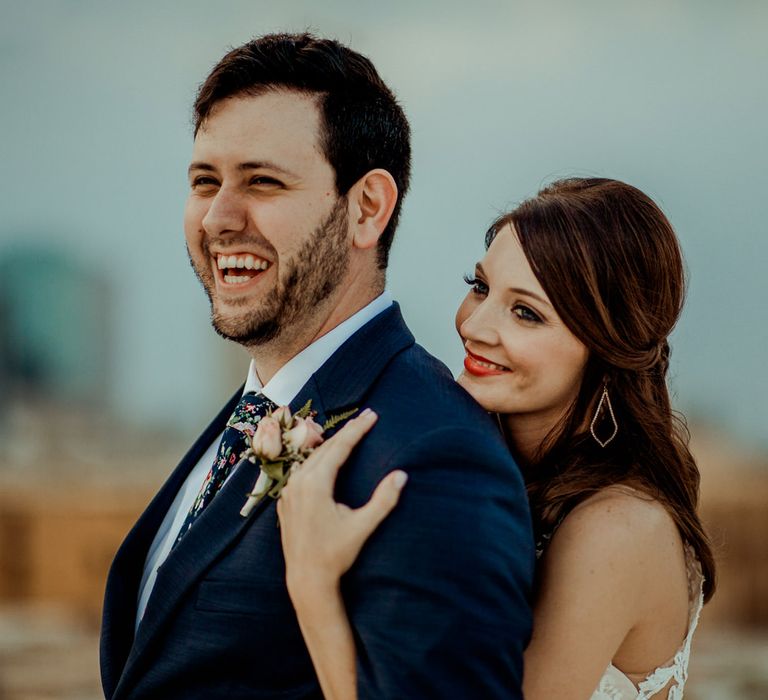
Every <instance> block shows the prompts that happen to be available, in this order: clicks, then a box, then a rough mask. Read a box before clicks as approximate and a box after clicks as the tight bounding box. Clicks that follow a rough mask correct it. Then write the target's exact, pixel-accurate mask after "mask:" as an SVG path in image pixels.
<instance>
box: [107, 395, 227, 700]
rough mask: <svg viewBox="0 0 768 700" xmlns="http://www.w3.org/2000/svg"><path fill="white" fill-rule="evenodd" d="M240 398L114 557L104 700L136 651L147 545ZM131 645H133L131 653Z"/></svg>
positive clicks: (195, 448) (220, 417)
mask: <svg viewBox="0 0 768 700" xmlns="http://www.w3.org/2000/svg"><path fill="white" fill-rule="evenodd" d="M241 395H242V388H241V389H240V390H238V392H237V393H235V395H234V396H233V397H232V398H231V399H230V400H229V401H228V402H227V404H226V405H225V406H224V408H222V409H221V412H220V413H219V414H218V415H217V416H216V418H214V419H213V421H212V422H211V423H210V425H209V426H208V427H207V428H206V429H205V430H204V431H203V433H202V434H201V435H200V437H199V438H198V439H197V440H196V441H195V443H194V444H193V445H192V447H191V448H190V449H189V451H188V452H187V454H186V455H184V457H183V458H182V460H181V462H179V465H178V466H177V467H176V469H174V471H173V472H172V473H171V475H170V476H169V477H168V479H167V480H166V482H165V484H164V485H163V486H162V487H161V489H160V491H158V493H157V495H156V496H155V497H154V498H153V499H152V501H151V502H150V504H149V505H148V506H147V508H146V510H145V511H144V513H142V515H141V517H140V518H139V520H138V521H137V522H136V524H135V525H134V526H133V528H132V529H131V531H130V532H129V533H128V535H127V536H126V538H125V541H124V542H123V544H122V545H121V547H120V549H119V550H118V552H117V554H116V555H115V560H114V562H113V564H112V567H111V569H110V573H109V578H108V580H107V587H106V594H105V598H104V615H103V625H102V634H101V666H102V681H103V684H104V689H105V691H106V694H107V697H111V695H112V692H113V690H114V688H115V687H116V686H117V683H118V680H119V679H120V677H121V675H125V673H124V671H125V669H126V667H127V659H128V657H129V653H131V655H133V653H134V652H135V650H136V646H135V644H134V627H135V620H136V604H137V600H138V592H139V584H140V583H141V576H142V573H143V570H144V562H145V560H146V557H147V552H148V551H149V547H150V545H151V544H152V540H153V539H154V537H155V535H156V533H157V530H158V528H159V527H160V524H161V523H162V521H163V518H165V515H166V513H167V512H168V509H169V508H170V507H171V504H172V503H173V500H174V498H175V497H176V494H177V493H178V491H179V489H180V488H181V486H182V484H183V483H184V480H185V479H186V478H187V476H188V475H189V472H190V471H191V469H192V468H193V467H194V466H195V465H196V464H197V462H198V461H199V460H200V458H201V457H202V455H203V453H204V452H205V451H206V450H207V449H208V447H209V446H210V444H211V442H213V440H214V439H215V438H216V436H217V435H218V434H219V433H221V431H222V430H223V428H224V424H225V423H226V421H227V420H228V418H229V416H230V415H231V414H232V411H233V410H234V408H235V406H236V405H237V402H238V401H239V400H240V396H241ZM132 645H134V648H133V650H132V648H131V647H132Z"/></svg>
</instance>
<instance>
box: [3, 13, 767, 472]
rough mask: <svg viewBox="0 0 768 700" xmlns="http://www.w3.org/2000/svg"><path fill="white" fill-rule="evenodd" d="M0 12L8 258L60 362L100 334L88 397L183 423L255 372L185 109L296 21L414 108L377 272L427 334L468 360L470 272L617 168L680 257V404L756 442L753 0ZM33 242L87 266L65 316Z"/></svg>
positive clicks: (760, 406)
mask: <svg viewBox="0 0 768 700" xmlns="http://www.w3.org/2000/svg"><path fill="white" fill-rule="evenodd" d="M3 15H4V20H5V21H4V22H3V25H2V27H0V90H2V94H3V97H4V106H3V116H2V120H3V126H4V128H3V135H2V138H0V144H1V145H0V157H1V158H2V162H3V165H4V167H3V168H2V174H0V207H1V210H2V212H3V215H4V216H3V221H2V222H1V223H0V270H2V269H9V268H3V262H4V261H6V263H7V264H8V265H11V268H10V269H13V270H14V271H15V274H13V275H11V274H7V275H6V282H7V283H8V284H10V281H9V280H11V279H12V280H13V289H14V290H15V293H16V297H15V298H16V299H17V301H16V302H14V303H15V304H17V308H19V309H20V308H24V309H26V310H27V311H25V312H24V313H25V317H31V316H33V315H35V314H34V313H33V312H34V310H39V311H40V313H41V314H42V315H45V313H48V314H49V315H50V316H51V318H52V319H53V320H52V321H51V323H52V324H53V325H52V326H51V328H54V327H55V333H54V331H53V330H50V329H49V330H48V331H46V330H45V329H42V326H41V328H40V329H38V330H34V329H32V330H34V332H32V330H31V331H30V333H29V334H28V336H29V342H30V343H34V344H36V347H38V348H40V347H45V349H46V352H47V353H48V354H47V355H46V357H54V356H55V355H56V353H55V349H57V348H61V349H62V352H64V350H65V349H66V350H67V352H68V353H69V354H68V355H67V357H68V358H70V359H69V360H67V362H69V363H70V364H65V363H64V364H62V365H61V366H62V367H65V368H69V367H71V368H73V369H71V370H70V369H64V370H62V371H66V372H74V371H76V370H77V368H78V367H79V368H80V370H82V368H83V367H86V368H89V367H94V368H95V364H94V363H95V362H96V361H95V360H93V359H92V358H91V359H87V358H88V357H90V356H89V351H90V350H94V349H97V348H103V352H104V353H105V356H106V359H105V365H104V367H99V368H95V369H94V370H93V371H94V372H95V374H93V376H92V378H91V379H93V378H94V377H98V381H95V380H94V381H92V382H91V384H92V385H93V386H96V385H98V393H97V394H96V393H94V391H96V390H93V391H92V390H91V389H89V392H90V393H89V394H88V395H87V396H85V395H84V398H83V401H92V402H97V403H98V402H103V405H104V406H105V407H106V408H108V409H109V410H110V411H112V412H114V414H115V415H116V416H117V417H118V418H119V419H120V420H121V421H124V422H125V423H126V425H131V426H136V427H138V428H151V427H152V426H162V427H163V428H165V429H168V430H171V431H177V432H178V433H180V434H182V435H186V436H192V435H195V434H197V432H198V431H199V428H200V426H201V425H203V424H205V423H206V422H207V420H208V418H209V417H210V416H212V415H213V413H214V412H215V410H217V409H218V407H219V405H220V402H221V401H222V399H224V398H225V397H228V396H229V395H230V394H231V393H232V392H233V391H234V390H235V388H236V387H237V386H238V384H239V382H240V381H242V379H243V378H244V376H245V373H246V370H247V365H248V358H247V356H246V355H245V353H240V354H238V351H237V350H236V349H233V348H230V347H229V346H227V344H226V343H225V342H224V341H222V340H221V339H219V338H218V337H217V336H216V335H215V333H214V332H213V331H212V329H211V328H210V324H209V321H208V305H207V300H206V299H205V296H204V294H203V292H202V290H201V289H200V288H199V286H198V284H197V281H196V279H195V278H194V275H193V274H192V271H191V270H190V269H189V265H188V262H187V258H186V252H185V249H184V241H183V232H182V208H183V204H184V199H185V197H186V188H187V185H186V173H185V171H186V167H187V164H188V159H189V156H190V152H191V139H192V137H191V125H190V110H191V104H192V101H193V98H194V94H195V91H196V89H197V86H198V84H199V83H200V82H201V81H202V80H203V79H204V77H205V75H206V74H207V72H208V70H210V68H211V67H212V66H213V65H214V64H215V63H216V61H217V60H218V59H219V58H220V57H221V56H222V55H223V53H224V52H225V51H226V50H227V49H228V48H229V47H230V46H234V45H238V44H240V43H242V42H244V41H246V40H248V39H249V38H251V37H252V36H255V35H257V34H262V33H266V32H269V31H276V30H285V31H302V30H305V29H310V30H312V31H314V32H315V33H317V34H322V35H328V36H333V37H336V38H338V39H339V40H341V41H343V42H344V43H347V44H349V45H350V46H352V47H353V48H355V49H356V50H359V51H360V52H362V53H364V54H366V55H367V56H369V57H370V58H371V59H372V60H373V62H374V64H375V65H376V66H377V68H378V69H379V70H380V72H381V74H382V76H383V77H384V79H385V80H386V81H387V83H388V84H389V85H390V86H391V87H392V88H393V90H394V91H395V93H396V94H397V95H398V97H399V99H400V101H401V102H402V104H403V106H404V108H405V110H406V113H407V114H408V116H409V118H410V120H411V124H412V128H413V147H414V175H413V182H412V188H411V192H410V194H409V195H408V198H407V199H406V202H405V206H404V211H403V216H402V219H401V224H400V228H399V231H398V235H397V237H396V239H395V245H394V249H393V254H392V260H391V263H390V271H389V288H390V289H391V290H392V292H393V294H394V296H395V298H396V299H398V300H399V301H400V302H401V305H402V307H403V310H404V314H405V316H406V319H407V320H408V321H409V323H410V325H411V327H412V330H413V331H414V333H415V335H416V337H417V340H418V341H419V342H421V343H422V344H423V345H424V346H425V347H427V349H429V350H430V351H431V352H433V353H434V354H435V355H437V356H438V357H439V358H440V359H442V360H443V361H445V362H446V363H447V364H448V365H449V367H450V368H451V369H452V370H453V371H458V369H459V368H460V364H461V357H462V352H461V348H460V345H459V343H458V341H457V339H456V338H455V331H454V329H453V314H454V312H455V309H456V307H457V306H458V303H459V301H460V299H461V298H462V297H463V295H464V293H465V287H464V285H463V283H462V282H461V275H462V274H463V273H464V272H467V271H470V270H471V269H472V267H473V265H474V262H475V261H476V260H477V259H479V258H480V257H481V256H482V246H483V234H484V231H485V228H486V227H487V225H488V224H489V223H490V221H491V220H492V219H493V218H495V216H496V215H497V214H498V213H499V212H500V211H502V210H504V209H505V208H508V207H509V206H511V205H513V204H514V203H516V202H518V201H520V200H522V199H524V198H525V197H527V196H530V195H532V194H534V193H535V192H536V190H537V189H538V188H539V187H540V186H541V185H542V184H544V183H545V182H548V181H550V180H552V179H554V178H555V177H561V176H565V175H585V174H590V175H598V176H605V177H616V178H619V179H622V180H625V181H627V182H630V183H632V184H634V185H636V186H638V187H640V188H641V189H643V190H644V191H645V192H647V193H648V194H649V195H650V196H651V197H653V198H654V199H655V201H657V202H658V203H659V205H660V206H661V207H662V209H663V210H664V211H665V213H666V214H667V215H668V216H669V218H670V220H671V221H672V224H673V225H674V226H675V228H676V230H677V232H678V235H679V237H680V239H681V243H682V247H683V251H684V254H685V256H686V260H687V266H688V269H689V276H690V289H689V295H688V303H687V306H686V309H685V311H684V313H683V317H682V319H681V321H680V324H679V328H678V329H677V330H676V331H675V333H674V334H673V337H672V347H673V354H672V370H671V386H672V389H673V392H674V394H675V400H676V404H677V406H678V408H680V409H681V410H682V411H683V412H685V413H686V414H688V415H689V417H690V418H691V419H692V420H695V421H699V422H701V423H704V424H711V425H715V426H717V428H718V430H719V431H722V432H724V433H730V434H732V435H733V436H734V439H737V440H739V441H740V442H741V443H742V444H743V445H744V446H745V447H747V446H748V447H749V448H753V449H755V450H768V434H766V431H765V425H766V418H768V379H766V372H765V370H764V356H765V347H766V346H768V306H767V305H766V304H765V301H766V299H768V293H767V292H768V282H766V275H765V273H764V271H763V267H764V263H765V261H766V260H768V237H766V236H765V235H763V229H764V222H765V221H766V220H767V219H768V201H766V197H765V196H764V194H763V186H764V185H765V183H766V179H768V178H767V176H768V170H766V162H768V159H767V158H766V156H768V148H767V147H766V146H768V143H767V141H768V137H767V136H766V130H765V125H764V121H765V115H766V114H768V92H767V91H766V90H765V89H760V88H759V86H760V85H762V84H764V80H765V79H764V76H765V75H766V74H768V42H766V41H765V36H766V29H768V5H766V4H763V3H759V2H737V3H732V4H728V5H721V4H718V3H701V2H693V1H692V0H690V1H681V2H678V3H674V4H673V3H664V2H661V1H660V0H654V1H652V2H648V3H643V4H642V5H640V6H629V5H625V4H615V3H608V2H584V3H578V4H573V3H566V2H564V1H563V0H561V1H559V2H552V3H547V4H537V5H529V4H526V3H518V2H501V1H499V2H489V1H482V0H481V1H480V2H476V3H473V4H472V5H471V7H470V6H463V5H462V6H456V7H452V6H446V5H444V4H442V3H440V4H438V3H436V2H424V3H419V4H414V3H407V4H406V3H403V2H395V3H390V4H388V5H387V6H386V7H385V6H376V5H366V6H361V5H351V4H350V3H345V2H339V1H335V0H331V1H329V2H327V3H324V4H323V6H322V8H319V7H318V6H317V5H315V4H313V3H310V2H308V1H301V2H294V3H290V4H284V5H281V6H279V7H278V6H274V5H272V4H267V3H262V2H249V1H247V0H232V1H230V2H225V3H220V4H217V5H215V6H214V5H210V4H208V3H202V2H199V1H197V0H195V1H193V2H187V3H184V4H183V5H182V4H178V3H162V4H157V3H150V2H148V1H147V0H141V1H140V2H135V3H130V4H118V3H103V2H96V1H95V0H78V1H69V2H65V1H64V0H60V1H56V0H47V1H43V0H38V1H32V2H29V3H24V4H14V5H11V4H6V6H5V7H4V12H3ZM37 254H44V255H43V257H46V259H47V258H48V257H53V258H55V259H57V260H58V261H59V263H60V267H61V268H62V269H64V268H66V269H67V270H75V269H79V270H82V271H83V279H85V278H89V279H90V278H91V277H92V278H93V279H92V280H91V281H90V282H88V285H90V286H87V287H83V288H80V287H78V285H77V284H76V283H75V282H71V283H67V286H66V289H67V290H69V291H68V292H67V294H68V296H67V297H66V298H67V299H69V300H70V301H69V302H68V303H70V304H71V305H73V306H71V307H67V306H64V305H63V302H61V301H60V300H58V299H54V298H53V297H54V296H55V295H56V294H57V292H55V291H52V290H55V289H59V287H54V286H53V285H46V284H45V283H44V282H42V281H41V280H43V278H44V275H43V270H42V269H36V268H38V267H39V266H38V264H37V263H30V262H26V263H19V262H17V261H18V260H27V261H29V260H30V259H31V257H30V256H34V255H37ZM8 261H11V262H8ZM13 261H16V262H13ZM62 274H63V275H65V274H69V273H62ZM68 279H69V278H68ZM83 284H85V282H84V283H83ZM89 290H90V291H89ZM93 290H100V291H93ZM94 296H96V297H98V304H96V302H95V301H94V300H93V297H94ZM85 299H91V301H93V304H95V305H93V306H92V307H91V306H88V304H90V303H91V302H85V301H78V300H85ZM54 302H56V303H54ZM86 307H87V308H86ZM67 308H77V309H80V310H81V312H82V316H85V312H86V310H87V309H91V311H90V312H89V313H91V315H94V314H95V315H96V316H97V317H98V318H100V319H102V321H100V323H101V326H100V327H99V328H98V329H96V328H93V327H91V326H89V325H88V324H87V323H86V322H85V321H83V320H82V318H81V317H80V316H78V315H77V314H74V315H73V316H71V317H70V316H68V315H66V313H65V311H63V309H67ZM56 309H61V310H59V311H56ZM29 310H32V311H29ZM5 313H6V317H9V312H8V311H7V310H6V312H5ZM62 314H64V315H65V318H62ZM2 319H3V311H2V309H0V330H2V328H3V326H2ZM41 323H42V322H41ZM38 325H40V324H38ZM14 327H16V326H14ZM46 333H48V334H49V335H46ZM51 333H53V335H50V334H51ZM102 335H103V337H102ZM25 337H26V336H25ZM84 338H85V339H86V340H85V341H84V340H83V339H84ZM49 345H50V347H49ZM0 350H2V342H0ZM91 354H92V353H91ZM78 358H79V360H78ZM51 361H54V360H51ZM62 362H63V361H62ZM78 362H79V363H80V364H79V365H78ZM96 364H98V363H96ZM25 371H29V372H35V371H38V370H36V369H35V368H34V367H32V368H29V367H27V368H26V369H25ZM78 371H79V370H78ZM5 381H8V378H6V380H5ZM0 382H2V377H0ZM1 386H2V384H1V383H0V387H1ZM89 386H90V385H89ZM171 466H172V465H169V469H170V467H171Z"/></svg>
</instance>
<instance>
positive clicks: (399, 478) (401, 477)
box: [392, 471, 408, 491]
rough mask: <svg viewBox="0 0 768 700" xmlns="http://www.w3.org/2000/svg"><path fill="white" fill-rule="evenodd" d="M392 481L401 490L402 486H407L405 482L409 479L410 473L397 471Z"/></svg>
mask: <svg viewBox="0 0 768 700" xmlns="http://www.w3.org/2000/svg"><path fill="white" fill-rule="evenodd" d="M392 481H393V482H394V484H395V488H396V489H397V490H398V491H399V490H400V489H401V488H403V486H405V482H406V481H408V475H407V474H406V473H405V472H402V471H396V472H395V476H394V478H393V479H392Z"/></svg>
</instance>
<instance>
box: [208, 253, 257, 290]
mask: <svg viewBox="0 0 768 700" xmlns="http://www.w3.org/2000/svg"><path fill="white" fill-rule="evenodd" d="M270 266H271V263H270V262H269V261H268V260H265V259H264V258H260V257H259V256H258V255H254V254H253V253H232V254H228V255H224V254H222V253H219V254H218V255H216V259H215V268H216V270H217V271H218V274H217V281H218V282H219V284H221V285H222V286H223V287H224V288H226V287H233V286H238V287H239V286H241V285H244V284H247V283H248V282H250V281H251V280H254V279H255V278H256V277H260V276H261V274H262V273H263V272H264V271H265V270H267V269H268V268H269V267H270Z"/></svg>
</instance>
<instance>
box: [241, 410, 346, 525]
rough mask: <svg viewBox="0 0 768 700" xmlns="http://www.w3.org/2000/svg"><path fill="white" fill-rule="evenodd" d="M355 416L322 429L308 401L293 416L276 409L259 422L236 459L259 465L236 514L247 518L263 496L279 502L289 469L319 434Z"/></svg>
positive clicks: (340, 417) (331, 420) (333, 421)
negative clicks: (244, 448) (241, 505)
mask: <svg viewBox="0 0 768 700" xmlns="http://www.w3.org/2000/svg"><path fill="white" fill-rule="evenodd" d="M355 413H357V409H356V408H355V409H352V410H351V411H346V412H345V413H342V414H340V415H338V416H333V417H331V418H329V419H328V420H327V421H326V422H325V423H324V424H323V425H322V426H321V425H320V424H319V423H316V422H315V420H314V416H315V415H316V413H314V412H313V411H312V400H311V399H310V400H309V401H307V403H306V404H304V406H302V408H301V409H300V410H298V411H296V413H295V414H293V415H292V414H291V410H290V409H289V408H288V406H280V408H277V409H275V410H274V411H272V412H271V413H268V414H267V415H266V416H264V418H262V419H261V420H260V421H259V424H258V426H257V427H256V431H255V433H253V434H252V435H249V436H248V439H249V441H250V446H249V447H248V448H247V449H246V450H245V452H243V453H242V454H241V455H240V457H241V458H242V459H247V460H248V461H249V462H251V463H252V464H256V463H257V461H258V463H259V476H258V478H257V479H256V483H255V484H254V485H253V489H252V490H251V492H250V493H249V494H248V500H247V501H246V502H245V505H244V506H243V507H242V509H241V510H240V515H242V516H243V517H244V518H247V517H248V516H249V515H250V514H251V511H252V510H253V509H254V507H255V506H256V504H257V503H259V501H261V500H262V499H263V498H264V497H265V496H269V497H270V498H279V497H280V492H281V491H282V490H283V487H284V486H285V485H286V484H287V483H288V478H289V477H290V474H291V467H293V466H294V465H296V464H301V463H302V462H303V461H304V460H305V459H306V458H307V457H309V455H310V454H312V450H314V449H315V448H316V447H317V446H318V445H320V444H322V443H323V439H324V438H323V433H324V432H325V431H326V430H329V429H330V428H333V427H335V426H336V425H337V424H338V423H340V422H341V421H344V420H347V419H348V418H350V417H352V416H353V415H354V414H355Z"/></svg>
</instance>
